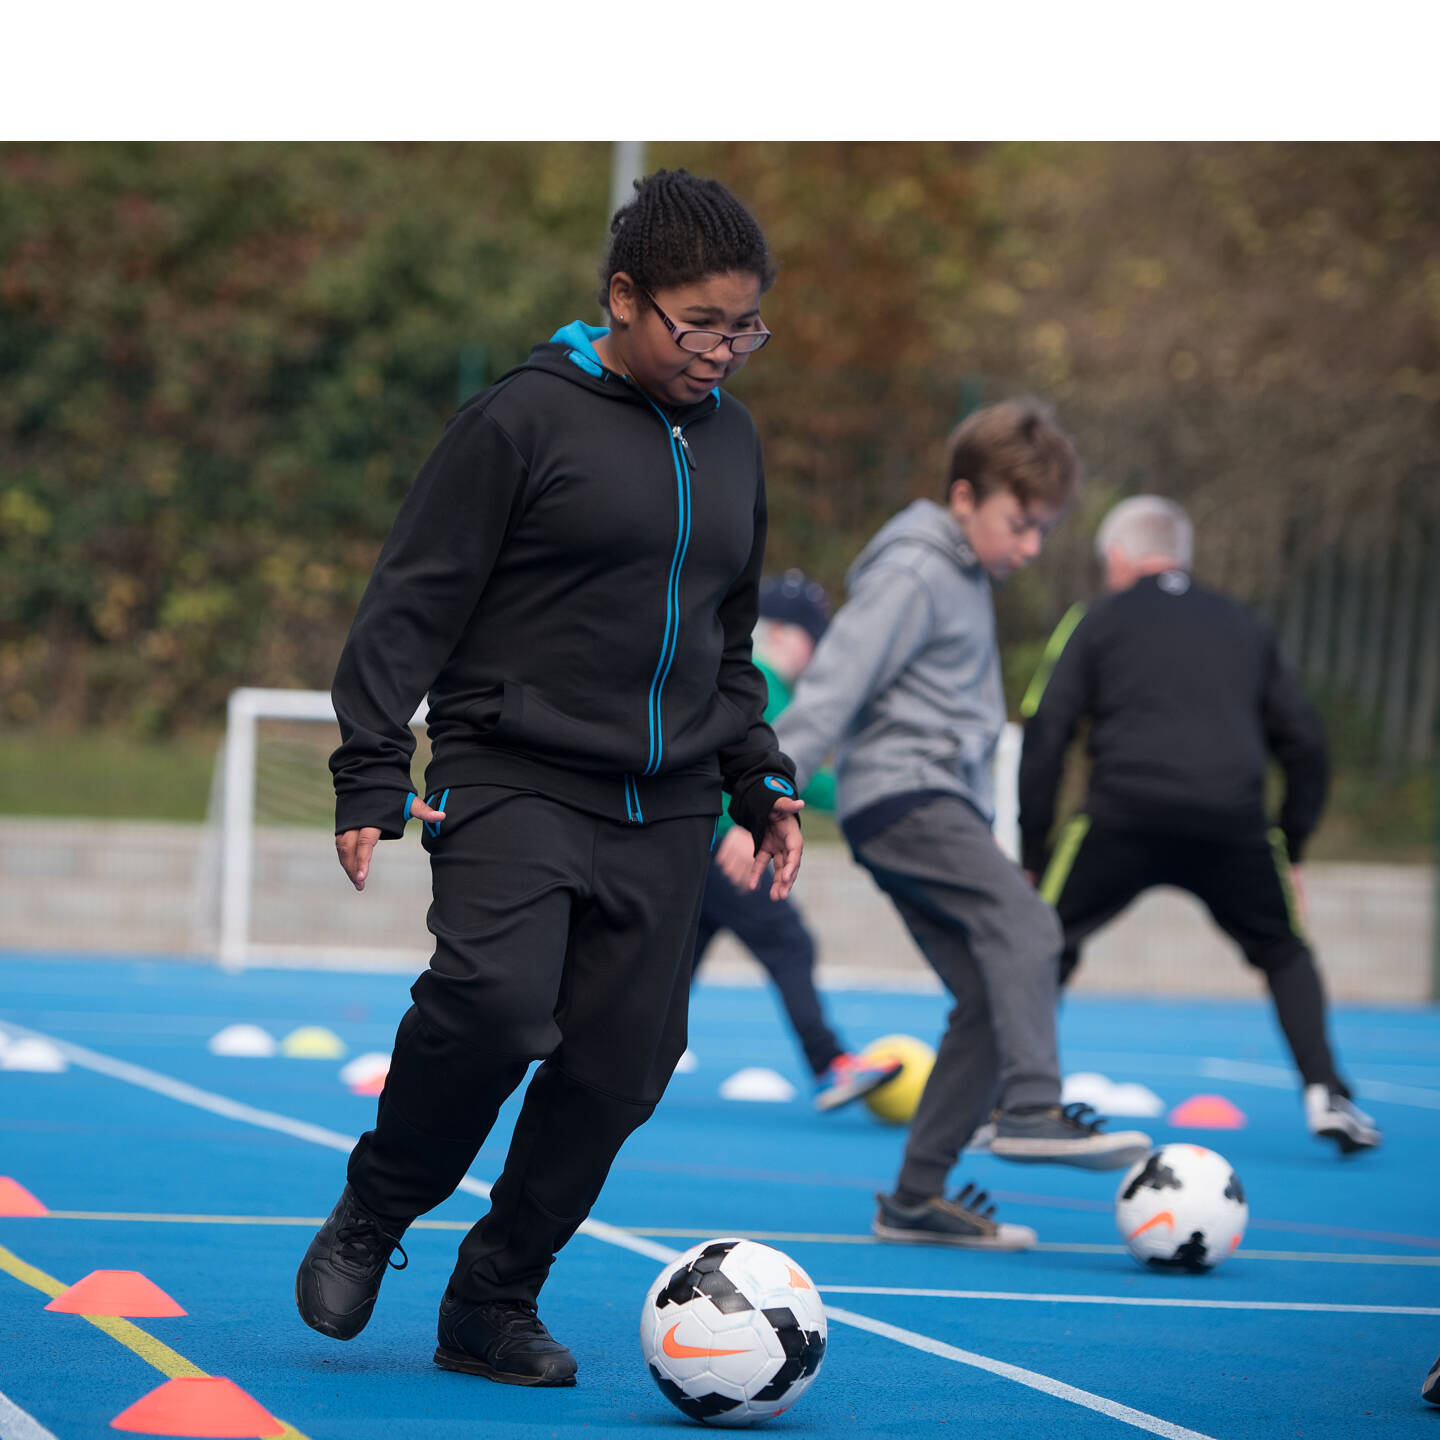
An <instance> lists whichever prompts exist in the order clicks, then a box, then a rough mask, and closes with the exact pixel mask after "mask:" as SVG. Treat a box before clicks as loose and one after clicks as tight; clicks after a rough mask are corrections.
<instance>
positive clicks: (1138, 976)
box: [0, 819, 1435, 1003]
mask: <svg viewBox="0 0 1440 1440" xmlns="http://www.w3.org/2000/svg"><path fill="white" fill-rule="evenodd" d="M217 871H218V867H217V857H216V853H215V850H214V848H213V836H212V835H210V834H209V832H207V831H206V829H205V827H204V826H199V825H168V824H155V823H136V822H116V821H83V820H82V821H75V820H66V821H59V820H28V819H0V946H3V947H5V948H11V949H40V950H94V951H99V952H105V953H122V954H123V953H135V952H149V953H171V954H177V955H190V956H194V957H195V958H197V959H204V958H209V956H210V955H211V954H213V946H214V939H215V920H216V912H217V904H218V900H217V897H218V873H217ZM255 877H256V883H255V887H254V921H253V927H252V935H253V938H254V941H255V943H256V946H257V949H258V951H259V952H260V955H261V956H262V957H263V959H264V960H265V961H266V962H268V963H289V964H294V963H305V960H306V959H307V958H315V957H322V958H325V959H328V960H329V961H331V962H333V963H342V964H347V965H354V966H365V967H367V968H368V967H383V968H396V969H401V970H412V969H415V968H417V967H418V966H420V965H423V964H424V963H425V959H426V956H427V955H428V936H427V935H426V932H425V928H424V919H425V907H426V904H427V903H428V891H427V885H428V869H427V864H426V859H425V855H424V852H423V851H422V850H421V848H420V845H419V842H418V840H417V839H416V837H415V836H414V835H409V836H407V837H406V838H405V839H404V840H400V841H396V842H393V843H386V844H383V845H381V847H380V850H379V854H378V856H377V859H376V862H375V865H374V868H373V870H372V874H371V879H370V882H369V884H367V886H366V889H365V892H364V894H363V895H356V894H355V893H354V892H353V891H351V889H350V887H349V884H348V882H347V881H346V880H345V877H344V875H343V874H342V873H341V871H340V867H339V866H338V864H337V863H336V861H335V855H334V848H333V841H332V840H331V837H330V836H329V835H327V834H324V833H323V832H319V831H309V830H304V831H295V830H272V831H262V832H260V833H259V835H258V836H257V844H256V856H255ZM1308 878H1309V888H1310V931H1311V934H1312V935H1313V936H1314V937H1315V940H1316V944H1317V949H1318V953H1319V956H1320V960H1321V965H1322V967H1323V969H1324V972H1325V976H1326V980H1327V983H1328V986H1329V989H1330V992H1331V994H1332V995H1333V996H1334V997H1335V998H1337V999H1345V1000H1357V1001H1372V1002H1392V1003H1414V1002H1425V1001H1427V1000H1429V999H1430V998H1431V983H1432V974H1431V970H1432V953H1433V952H1432V946H1433V939H1432V937H1433V934H1434V928H1433V927H1434V911H1435V883H1434V875H1433V872H1432V871H1431V869H1430V868H1429V867H1426V866H1392V865H1312V866H1310V867H1308ZM796 895H797V898H798V900H799V902H800V904H801V906H802V907H803V908H804V910H805V913H806V915H807V916H808V917H809V920H810V922H811V924H812V926H813V927H814V929H815V931H816V933H817V935H818V937H819V940H820V947H821V948H820V953H821V962H820V964H821V979H822V981H823V982H824V983H827V984H834V985H845V984H865V983H874V982H875V981H876V980H877V979H884V980H885V981H886V982H888V983H894V984H905V985H909V984H913V985H916V986H922V987H926V988H929V987H931V986H933V984H934V980H933V976H932V975H931V973H930V971H929V969H928V967H926V965H925V964H924V962H923V960H921V959H920V957H919V955H918V953H917V952H916V950H915V947H914V945H913V944H912V943H911V941H910V938H909V936H908V935H907V934H906V933H905V930H904V928H903V927H902V926H901V924H900V923H899V921H898V920H897V919H896V918H895V915H894V913H893V911H892V910H891V909H890V906H889V904H888V903H887V902H886V901H885V899H884V897H883V896H882V895H881V894H880V893H879V891H878V890H877V889H876V887H875V885H874V883H873V882H872V881H871V879H870V877H869V876H868V875H866V874H865V873H864V872H863V871H862V870H859V869H858V868H857V867H856V866H855V865H854V864H853V863H852V862H851V860H850V858H849V855H848V854H847V852H846V851H844V850H843V849H842V848H838V847H834V846H821V845H815V846H812V847H811V849H810V850H809V852H807V855H806V859H805V868H804V871H803V872H802V875H801V880H800V885H799V886H798V888H797V891H796ZM706 973H707V975H709V976H710V977H711V978H713V979H716V980H722V979H734V980H737V981H741V980H746V979H750V978H753V977H754V975H755V974H756V973H757V972H756V967H755V966H754V962H753V961H751V960H750V959H749V957H748V955H747V954H746V953H745V952H744V951H743V950H741V949H740V947H738V946H737V945H735V943H734V942H733V941H732V940H730V939H729V937H722V939H721V940H719V941H717V942H716V944H715V946H714V947H713V949H712V951H711V953H710V955H709V956H708V957H707V959H706ZM1077 988H1083V989H1088V990H1107V991H1131V992H1141V993H1149V992H1154V993H1186V994H1194V995H1248V994H1255V993H1258V992H1259V990H1260V986H1259V983H1258V977H1256V976H1255V975H1254V974H1253V973H1252V972H1251V971H1250V970H1249V968H1248V967H1247V966H1246V965H1245V964H1244V963H1243V962H1242V961H1241V960H1240V959H1239V956H1238V953H1237V952H1236V951H1235V950H1234V948H1233V947H1232V946H1231V945H1230V943H1229V942H1228V941H1227V940H1226V939H1225V937H1224V936H1222V935H1221V934H1220V933H1219V932H1218V931H1217V930H1216V929H1215V927H1214V926H1213V925H1212V924H1211V922H1210V921H1209V919H1208V917H1207V916H1206V914H1205V912H1204V910H1203V909H1202V908H1201V906H1200V905H1199V904H1198V903H1197V902H1196V901H1194V900H1192V899H1191V898H1190V897H1189V896H1187V895H1183V894H1181V893H1179V892H1178V891H1170V890H1155V891H1152V892H1150V893H1149V894H1148V895H1145V896H1143V897H1142V898H1141V899H1140V900H1139V901H1138V902H1137V903H1136V904H1135V905H1134V906H1133V907H1132V908H1131V909H1130V911H1129V912H1128V913H1127V914H1125V915H1124V916H1122V917H1121V919H1120V920H1118V921H1116V922H1115V923H1114V924H1113V925H1111V926H1110V927H1109V929H1107V930H1106V931H1104V932H1102V934H1101V935H1100V936H1099V937H1097V938H1096V939H1095V940H1094V941H1093V942H1092V943H1091V945H1090V946H1089V948H1088V949H1087V951H1086V955H1085V960H1084V963H1083V965H1082V967H1081V970H1080V980H1079V982H1078V987H1077Z"/></svg>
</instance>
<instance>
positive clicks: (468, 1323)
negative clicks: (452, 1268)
mask: <svg viewBox="0 0 1440 1440" xmlns="http://www.w3.org/2000/svg"><path fill="white" fill-rule="evenodd" d="M436 1339H437V1340H438V1341H439V1345H438V1347H437V1349H436V1351H435V1363H436V1364H437V1365H439V1366H440V1367H441V1368H442V1369H444V1370H459V1371H460V1372H462V1373H463V1374H465V1375H483V1376H484V1377H485V1378H486V1379H487V1380H498V1381H499V1382H500V1383H501V1384H502V1385H573V1384H574V1383H575V1371H576V1369H577V1368H578V1367H577V1366H576V1364H575V1357H574V1356H573V1355H572V1354H571V1353H570V1352H569V1350H567V1349H566V1348H565V1346H563V1345H562V1344H561V1343H560V1342H559V1341H558V1340H556V1339H555V1338H554V1336H552V1335H551V1334H550V1332H549V1331H548V1330H547V1329H546V1328H545V1326H544V1325H543V1324H542V1323H541V1320H540V1317H539V1316H538V1315H537V1314H536V1313H535V1307H534V1305H532V1304H530V1303H529V1302H528V1301H525V1300H478V1301H476V1300H462V1299H461V1298H460V1297H459V1296H458V1295H456V1294H455V1292H454V1291H453V1290H450V1289H448V1288H447V1289H446V1291H445V1298H444V1299H443V1300H442V1301H441V1302H440V1323H439V1325H438V1326H437V1327H436Z"/></svg>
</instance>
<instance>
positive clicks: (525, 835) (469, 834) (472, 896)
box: [349, 785, 715, 1301]
mask: <svg viewBox="0 0 1440 1440" xmlns="http://www.w3.org/2000/svg"><path fill="white" fill-rule="evenodd" d="M443 808H444V810H445V812H446V818H445V819H444V820H443V821H441V822H439V824H438V825H436V826H431V825H428V824H427V825H426V827H425V831H426V833H425V836H424V844H425V848H426V849H427V850H428V851H429V853H430V866H431V876H432V882H433V894H434V903H433V904H432V905H431V907H430V913H429V917H428V924H429V928H430V931H431V933H432V934H433V935H434V937H435V953H434V955H433V956H432V958H431V961H430V968H429V969H428V970H427V971H426V972H425V973H424V974H423V975H421V976H420V978H419V979H418V980H417V981H416V982H415V985H414V986H413V987H412V989H411V995H412V996H413V998H414V1002H415V1003H414V1004H413V1005H412V1006H411V1008H410V1009H409V1010H408V1011H407V1012H406V1014H405V1016H404V1017H403V1018H402V1020H401V1021H400V1026H399V1030H398V1032H397V1034H396V1037H395V1049H394V1052H393V1055H392V1057H391V1063H390V1073H389V1076H388V1078H387V1080H386V1083H385V1089H384V1092H383V1093H382V1095H381V1096H380V1104H379V1111H378V1115H377V1117H376V1123H375V1128H374V1129H373V1130H370V1131H367V1132H366V1133H365V1134H364V1135H363V1136H361V1138H360V1141H359V1143H358V1144H357V1145H356V1147H355V1149H354V1151H353V1153H352V1154H351V1157H350V1166H349V1180H350V1184H351V1186H352V1187H353V1189H354V1191H355V1193H356V1195H357V1196H358V1197H359V1198H360V1200H361V1202H362V1203H363V1204H364V1205H366V1206H367V1207H369V1208H370V1209H371V1210H374V1211H375V1212H376V1213H377V1214H379V1215H381V1216H383V1217H385V1218H387V1219H390V1220H391V1221H393V1222H395V1224H396V1225H397V1226H404V1225H408V1224H409V1223H410V1221H411V1220H413V1219H415V1217H416V1216H418V1215H420V1214H423V1213H424V1212H425V1211H426V1210H429V1209H431V1208H433V1207H434V1206H436V1205H438V1204H439V1203H440V1202H441V1201H442V1200H444V1199H445V1198H446V1197H447V1196H448V1195H450V1194H451V1192H452V1191H453V1190H454V1189H455V1187H456V1186H457V1185H458V1184H459V1183H460V1180H461V1179H462V1178H463V1177H464V1175H465V1172H466V1171H467V1170H468V1169H469V1167H470V1165H471V1163H472V1162H473V1161H474V1159H475V1155H476V1153H477V1152H478V1151H479V1149H480V1146H481V1144H482V1143H483V1142H484V1140H485V1137H486V1136H487V1135H488V1134H489V1132H490V1128H491V1126H492V1125H493V1124H494V1123H495V1116H496V1113H497V1111H498V1110H499V1108H500V1106H501V1105H502V1104H503V1103H504V1101H505V1099H506V1097H507V1096H509V1095H510V1093H511V1092H512V1091H513V1090H514V1089H515V1088H516V1086H518V1085H519V1083H520V1082H521V1080H522V1079H523V1078H524V1076H525V1071H526V1069H527V1067H528V1065H529V1064H530V1062H531V1061H532V1060H537V1059H538V1060H541V1061H542V1062H543V1063H542V1064H541V1065H540V1066H539V1067H538V1068H537V1069H536V1071H535V1074H534V1075H533V1077H532V1078H531V1081H530V1084H529V1086H528V1088H527V1089H526V1092H525V1100H524V1104H523V1106H522V1108H521V1111H520V1116H519V1119H518V1120H517V1121H516V1124H515V1130H514V1132H513V1134H512V1136H511V1140H510V1150H509V1154H508V1155H507V1157H506V1160H505V1167H504V1170H503V1171H502V1173H501V1175H500V1177H499V1179H498V1180H497V1181H496V1182H495V1185H494V1188H493V1191H492V1193H491V1197H490V1211H489V1213H488V1214H487V1215H486V1216H485V1217H484V1218H483V1219H482V1220H480V1221H479V1222H478V1223H477V1224H476V1225H475V1226H474V1228H473V1229H472V1230H471V1231H470V1232H469V1234H468V1235H467V1236H466V1237H465V1239H464V1241H463V1242H462V1244H461V1246H460V1255H459V1260H458V1262H457V1264H456V1267H455V1271H454V1274H453V1276H452V1277H451V1282H450V1283H451V1287H452V1289H453V1290H454V1291H455V1293H456V1294H457V1295H459V1296H461V1297H462V1298H464V1299H468V1300H475V1301H479V1300H488V1299H500V1298H506V1299H521V1300H532V1301H533V1300H534V1299H535V1297H536V1296H537V1294H538V1293H539V1290H540V1287H541V1285H542V1284H543V1283H544V1281H545V1277H546V1275H547V1274H548V1273H549V1270H550V1265H551V1263H552V1262H553V1260H554V1258H555V1253H556V1252H557V1251H558V1250H559V1249H560V1248H561V1247H562V1246H563V1245H564V1244H565V1242H566V1241H567V1240H569V1238H570V1237H571V1236H572V1235H573V1234H574V1233H575V1231H576V1229H577V1228H578V1227H579V1225H580V1223H581V1221H583V1220H584V1219H585V1217H586V1216H587V1215H588V1214H589V1212H590V1208H591V1206H592V1205H593V1204H594V1203H595V1200H596V1199H597V1197H598V1196H599V1194H600V1189H601V1187H602V1185H603V1184H604V1183H605V1177H606V1176H607V1174H608V1173H609V1170H610V1166H611V1164H612V1162H613V1161H614V1159H615V1155H616V1153H617V1152H618V1151H619V1149H620V1146H621V1145H622V1144H623V1143H624V1141H625V1139H626V1137H627V1136H629V1135H630V1134H631V1132H632V1131H634V1130H635V1129H637V1128H638V1127H639V1126H640V1125H642V1124H643V1123H644V1122H645V1121H646V1120H647V1119H648V1118H649V1117H650V1114H651V1112H652V1111H653V1110H654V1108H655V1105H656V1103H657V1102H658V1101H659V1099H660V1097H661V1095H662V1094H663V1093H664V1090H665V1086H666V1084H667V1082H668V1081H669V1079H670V1075H671V1072H672V1071H673V1070H674V1068H675V1063H676V1061H678V1060H679V1058H680V1056H681V1054H682V1053H683V1051H684V1049H685V1027H686V1013H687V1007H688V1001H689V993H690V966H691V957H692V955H693V954H694V945H695V929H696V923H697V921H698V918H699V913H700V896H701V890H702V888H703V885H704V878H705V867H706V865H707V863H708V860H709V851H710V841H711V837H712V834H713V832H714V825H715V820H714V816H712V815H706V816H693V817H685V818H681V819H676V820H668V821H661V822H659V823H656V824H650V825H624V824H618V823H616V822H613V821H609V820H603V819H600V818H598V817H596V816H593V815H589V814H585V813H583V812H581V811H578V810H574V809H572V808H570V807H569V806H567V805H564V804H561V803H560V802H558V801H555V800H550V799H547V798H545V797H543V796H540V795H536V794H532V793H528V792H525V791H515V790H508V789H504V788H501V787H498V786H488V785H480V786H468V787H465V788H464V789H454V790H451V791H450V792H449V795H448V797H447V799H446V801H445V804H444V806H443ZM381 863H382V864H383V863H384V861H383V856H382V857H381Z"/></svg>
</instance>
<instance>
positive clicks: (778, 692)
mask: <svg viewBox="0 0 1440 1440" xmlns="http://www.w3.org/2000/svg"><path fill="white" fill-rule="evenodd" d="M759 614H760V620H759V623H758V624H757V625H756V627H755V637H754V651H753V656H752V658H753V660H754V663H755V667H756V668H757V669H758V670H759V671H760V673H761V674H762V675H763V676H764V677H765V681H766V684H767V685H768V686H769V689H770V696H769V703H768V704H767V705H766V708H765V719H766V721H767V723H769V722H773V721H774V719H775V717H776V716H777V715H779V714H780V712H781V711H782V710H784V708H785V707H786V705H788V704H789V703H790V696H791V693H792V690H793V688H794V684H795V681H796V680H797V679H798V678H799V676H800V673H801V672H802V671H803V670H804V669H805V667H806V666H807V665H808V664H809V663H810V657H811V656H812V655H813V654H814V653H815V646H816V645H817V644H818V643H819V640H820V636H821V635H823V634H824V632H825V626H826V625H827V623H828V622H829V615H830V606H829V599H828V597H827V596H826V594H825V589H824V587H823V586H822V585H821V584H820V583H819V582H818V581H815V580H811V579H809V578H808V577H807V576H805V575H804V574H802V573H801V572H800V571H799V570H787V571H786V572H785V574H783V575H780V576H777V577H773V578H771V579H768V580H765V581H764V582H762V584H761V586H760V597H759ZM801 798H802V799H803V800H804V801H805V803H806V805H807V806H815V807H816V808H818V809H821V810H831V811H833V810H834V808H835V776H834V773H833V772H832V771H831V770H829V769H828V768H826V769H822V770H819V771H817V772H816V774H815V777H814V779H812V780H811V782H810V784H809V785H808V786H807V787H806V789H805V791H804V793H803V795H802V796H801ZM716 833H717V841H716V846H715V853H714V855H713V856H712V857H711V862H710V871H709V874H708V876H707V877H706V881H705V898H704V901H703V903H702V905H701V909H700V932H699V936H698V938H697V940H696V944H695V967H696V970H697V971H698V969H699V966H700V961H701V959H702V957H703V956H704V954H705V950H706V948H707V947H708V946H709V944H710V942H711V941H712V940H713V939H714V938H715V936H716V935H717V934H719V933H720V931H722V930H729V931H730V932H731V933H732V934H733V935H734V936H735V938H736V939H737V940H739V941H740V942H741V944H743V945H744V946H746V948H747V949H749V950H750V951H751V952H752V953H753V954H754V956H755V958H756V959H757V960H758V961H759V962H760V964H761V965H763V966H764V967H765V970H766V971H767V973H768V974H769V976H770V978H771V980H772V981H774V984H775V988H776V989H777V990H778V991H779V993H780V1000H781V1003H782V1004H783V1005H784V1007H785V1014H786V1016H787V1017H788V1018H789V1021H790V1027H791V1029H792V1030H793V1031H794V1032H795V1038H796V1039H797V1040H798V1041H799V1043H800V1048H801V1049H802V1050H803V1051H804V1054H805V1060H806V1063H807V1064H808V1065H809V1067H810V1070H811V1073H812V1074H813V1075H814V1077H815V1108H816V1109H817V1110H822V1111H823V1110H834V1109H837V1108H838V1107H839V1106H841V1105H845V1104H848V1103H849V1102H850V1101H852V1100H858V1099H859V1098H860V1097H861V1096H862V1095H865V1094H867V1093H868V1092H869V1091H871V1090H874V1089H875V1088H876V1087H877V1086H879V1085H883V1084H884V1083H885V1082H886V1081H887V1080H889V1079H892V1078H893V1077H894V1076H895V1075H896V1073H897V1072H898V1071H899V1069H900V1065H899V1063H898V1062H893V1061H887V1062H886V1063H884V1064H875V1063H872V1062H871V1061H869V1060H867V1059H864V1058H862V1057H861V1056H859V1055H855V1054H853V1053H851V1052H850V1051H848V1050H847V1049H846V1048H845V1047H844V1045H842V1044H841V1042H840V1040H839V1038H838V1037H837V1036H836V1034H835V1031H834V1029H833V1028H832V1027H831V1025H830V1023H829V1021H828V1020H827V1019H826V1016H825V1009H824V1006H823V1005H822V1004H821V1001H820V996H819V994H818V992H817V991H816V989H815V937H814V936H813V935H812V934H811V933H810V929H809V927H808V926H807V925H806V924H805V918H804V916H803V915H802V914H801V913H800V910H799V908H798V907H797V906H796V904H795V902H794V901H793V900H791V899H784V900H771V899H770V897H769V892H768V890H767V889H765V888H763V887H762V888H760V889H757V890H751V889H749V888H748V886H747V884H746V881H747V879H748V877H749V874H750V870H751V866H752V864H753V862H754V856H755V847H754V844H753V842H752V840H751V838H750V835H749V834H748V833H747V832H746V831H744V830H742V829H739V828H738V827H736V826H734V825H732V824H731V822H730V821H729V820H728V819H726V818H725V817H724V815H723V814H722V816H721V820H720V828H719V829H718V830H717V832H716ZM692 979H693V976H692Z"/></svg>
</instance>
